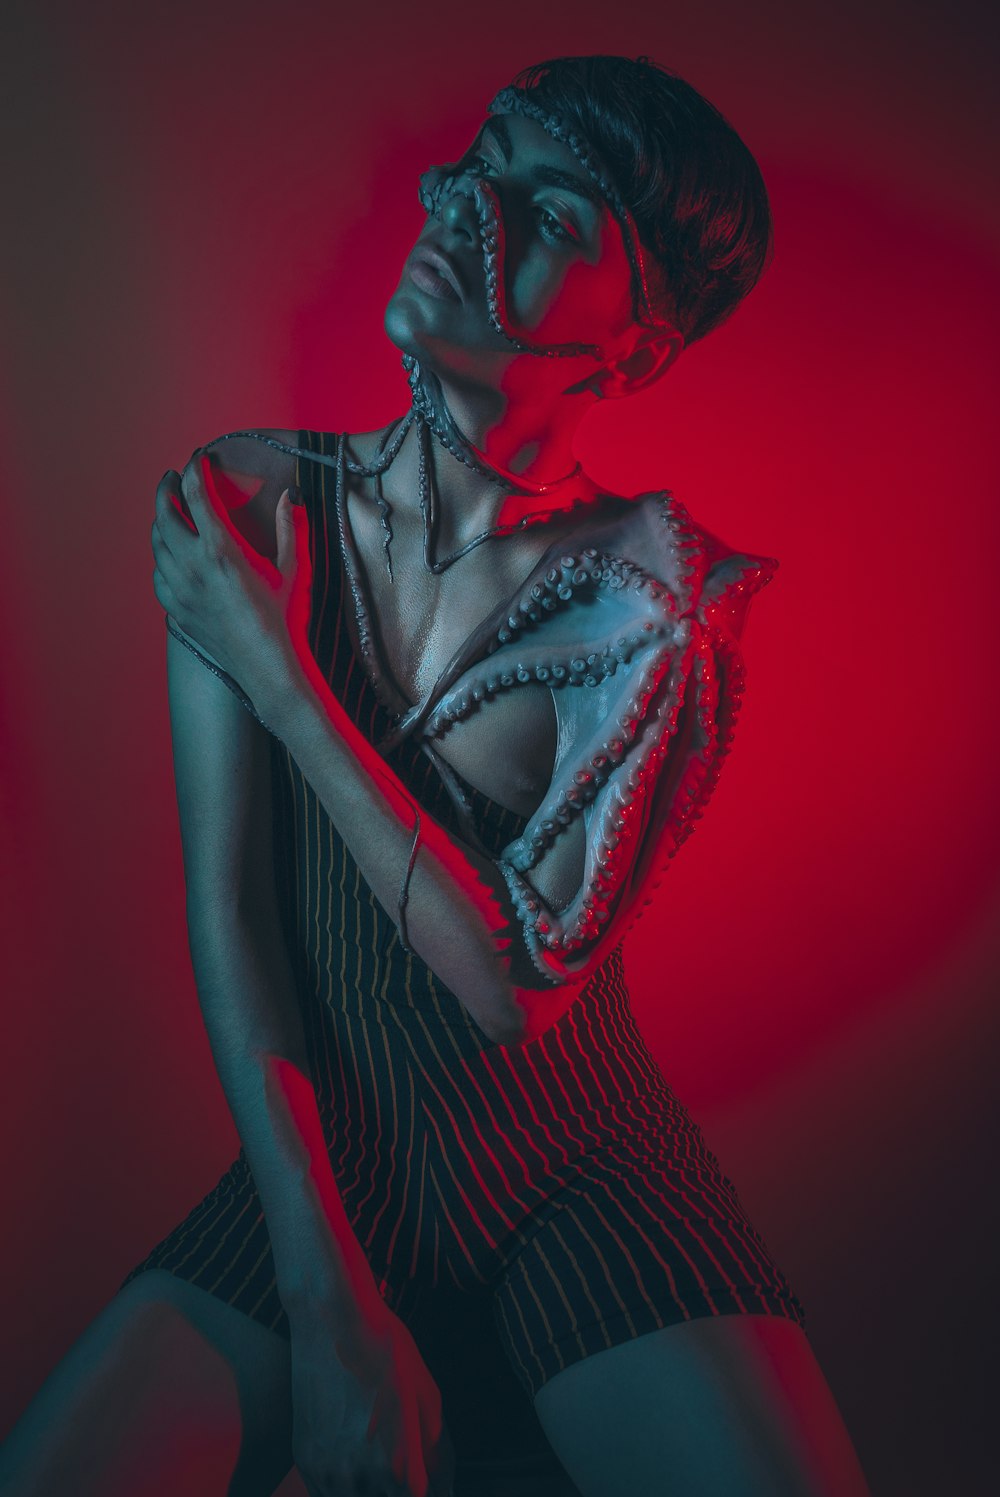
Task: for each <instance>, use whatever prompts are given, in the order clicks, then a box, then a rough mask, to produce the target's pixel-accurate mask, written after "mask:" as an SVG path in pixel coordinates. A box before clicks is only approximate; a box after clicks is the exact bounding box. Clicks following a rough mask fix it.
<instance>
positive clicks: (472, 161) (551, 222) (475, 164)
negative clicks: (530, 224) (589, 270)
mask: <svg viewBox="0 0 1000 1497" xmlns="http://www.w3.org/2000/svg"><path fill="white" fill-rule="evenodd" d="M465 165H466V170H468V171H472V170H476V171H477V172H478V171H479V168H480V167H485V168H486V170H487V171H496V170H498V168H497V166H496V164H495V163H494V162H492V161H489V160H487V158H486V157H485V156H469V157H467V158H466V163H465ZM479 174H480V175H484V173H482V172H479ZM535 211H536V212H537V214H538V220H539V223H540V224H541V227H542V230H543V233H544V235H545V238H546V239H570V240H573V239H575V238H576V235H575V234H572V233H570V231H569V230H568V229H567V228H565V227H564V225H563V224H561V223H560V221H559V219H558V218H557V217H556V216H555V214H554V213H550V212H549V210H548V209H547V208H541V207H539V208H537V209H536V210H535Z"/></svg>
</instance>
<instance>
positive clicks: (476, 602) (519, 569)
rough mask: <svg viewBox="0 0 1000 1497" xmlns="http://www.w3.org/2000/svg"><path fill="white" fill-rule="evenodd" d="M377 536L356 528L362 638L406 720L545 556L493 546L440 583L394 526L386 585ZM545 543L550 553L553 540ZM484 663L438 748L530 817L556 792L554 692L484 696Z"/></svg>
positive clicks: (488, 791)
mask: <svg viewBox="0 0 1000 1497" xmlns="http://www.w3.org/2000/svg"><path fill="white" fill-rule="evenodd" d="M352 519H353V516H352ZM379 529H380V527H379V526H378V525H377V522H375V523H373V522H372V517H371V516H370V514H369V515H366V516H363V517H362V518H361V519H360V520H357V521H355V539H356V545H357V549H358V554H359V559H360V562H361V571H362V584H363V585H362V587H361V589H359V592H360V596H359V597H355V598H354V600H353V602H354V607H355V611H356V614H360V617H359V618H356V631H357V633H358V634H360V631H361V630H364V629H365V628H367V631H368V634H369V637H370V639H371V641H372V645H373V653H374V657H375V661H374V663H375V665H376V669H377V670H378V671H379V673H380V674H381V675H382V677H383V679H384V678H386V677H388V693H387V694H388V695H389V697H390V698H391V697H392V696H393V695H394V693H393V688H395V695H396V697H397V704H398V705H397V710H399V711H405V710H406V708H407V707H408V706H413V705H416V704H417V703H419V702H422V701H423V700H424V699H425V698H426V697H427V696H428V695H429V694H430V693H431V692H432V691H433V690H434V687H435V685H436V684H437V682H438V680H439V678H440V677H441V674H442V672H444V671H445V670H446V668H447V667H448V666H449V664H450V663H451V661H452V659H453V658H454V656H455V655H456V654H457V653H458V652H459V651H460V650H462V649H463V648H464V647H465V646H466V645H467V643H468V642H469V640H470V638H471V637H472V636H474V635H475V634H476V633H477V632H478V631H480V630H481V626H482V625H483V623H484V620H486V619H488V618H490V617H491V616H492V615H494V614H495V613H496V612H497V610H498V609H500V608H502V607H503V606H505V605H506V604H507V603H508V602H509V601H510V599H511V598H512V597H513V596H514V595H515V594H516V593H517V591H518V588H519V586H520V584H521V583H523V581H524V579H525V577H526V576H527V575H528V573H529V572H530V571H531V570H532V567H533V565H534V564H536V563H537V559H538V555H539V554H540V553H541V552H542V551H543V550H544V549H547V547H546V546H543V545H542V544H541V542H540V540H538V541H536V543H535V547H534V550H533V552H531V551H526V550H525V549H524V548H523V547H522V548H519V549H518V550H517V551H515V550H514V547H513V546H512V545H511V544H510V539H511V538H507V537H504V538H502V539H499V540H498V539H491V540H488V541H486V542H484V543H483V545H482V546H480V547H477V548H476V550H474V551H472V552H470V553H468V554H467V555H466V556H463V557H461V558H460V559H459V560H458V561H456V562H455V563H454V564H453V565H452V566H450V567H448V568H447V569H446V570H445V571H444V572H442V573H440V574H437V575H436V574H434V573H433V572H431V571H430V570H429V569H428V568H427V567H426V565H425V564H424V558H423V548H422V540H423V537H422V533H421V534H420V535H419V536H414V535H412V534H411V533H409V532H408V531H407V530H406V528H405V526H403V525H399V524H397V525H394V531H393V539H392V542H391V555H392V567H393V575H392V579H391V580H390V578H389V575H388V571H387V568H386V565H385V551H384V544H383V543H384V539H385V532H384V531H381V534H379ZM546 539H547V541H548V542H550V543H551V539H552V538H551V536H548V537H546ZM350 606H351V600H350V598H349V596H348V597H345V607H348V608H349V607H350ZM487 656H488V649H487V648H486V647H484V648H482V650H481V658H482V661H483V665H482V671H481V673H480V671H479V670H478V667H477V666H476V665H473V666H472V668H471V672H470V674H469V676H468V683H469V686H470V690H471V692H472V693H473V702H472V710H471V711H468V712H466V713H463V714H462V715H461V717H459V718H458V719H457V720H456V721H455V722H454V723H452V724H450V725H449V726H447V727H446V728H445V729H444V731H443V733H442V734H441V735H440V736H438V737H436V738H435V740H434V747H435V749H436V751H437V752H438V753H439V754H440V755H441V757H442V758H443V759H445V760H446V761H447V762H448V763H449V764H450V765H451V766H452V768H453V769H455V770H456V771H457V772H458V774H459V775H461V776H462V778H463V779H465V780H466V781H467V782H468V783H469V784H471V785H473V786H475V787H476V788H477V789H479V790H481V791H482V792H483V793H484V794H485V795H487V796H489V797H490V799H491V800H495V801H497V802H498V803H499V804H500V805H503V806H506V807H508V808H509V809H510V810H513V811H516V812H517V813H518V814H519V815H522V816H526V815H528V814H530V813H531V812H532V811H534V810H535V809H536V808H537V806H538V804H539V802H540V801H541V799H542V797H543V795H544V793H545V791H546V789H547V788H548V786H549V784H550V782H551V778H552V769H553V764H554V760H555V753H556V739H557V731H556V711H555V704H554V702H553V698H552V692H551V690H550V689H549V687H548V686H546V685H544V684H543V683H541V682H538V681H528V682H524V683H521V682H518V683H517V684H516V686H514V687H513V688H509V689H500V690H489V689H487V686H486V680H487V670H486V659H487ZM477 683H478V684H477ZM480 690H481V696H480ZM476 698H478V700H477V699H476Z"/></svg>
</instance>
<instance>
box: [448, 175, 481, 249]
mask: <svg viewBox="0 0 1000 1497" xmlns="http://www.w3.org/2000/svg"><path fill="white" fill-rule="evenodd" d="M441 222H442V223H443V224H445V225H446V227H447V228H449V229H454V230H455V232H456V233H457V234H464V235H465V236H466V238H467V239H468V240H469V243H470V244H475V243H476V242H477V241H478V238H479V215H478V213H477V212H476V205H475V202H474V201H473V198H472V194H471V192H470V191H468V190H467V189H465V188H463V187H457V188H456V189H455V191H454V192H452V193H450V194H449V196H448V198H447V199H446V200H445V202H444V203H443V204H442V205H441Z"/></svg>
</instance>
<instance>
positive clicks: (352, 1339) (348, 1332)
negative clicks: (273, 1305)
mask: <svg viewBox="0 0 1000 1497" xmlns="http://www.w3.org/2000/svg"><path fill="white" fill-rule="evenodd" d="M281 1302H282V1305H283V1307H284V1310H285V1314H286V1315H287V1317H288V1324H289V1328H290V1330H291V1334H292V1339H293V1341H295V1342H296V1344H297V1345H299V1346H300V1347H302V1346H306V1347H308V1346H309V1345H312V1344H316V1345H322V1346H329V1345H331V1344H332V1345H334V1346H336V1347H337V1348H338V1349H339V1350H344V1351H348V1350H350V1349H351V1348H354V1347H357V1346H359V1345H360V1344H361V1343H363V1342H366V1341H370V1340H371V1338H372V1336H379V1335H380V1334H381V1332H382V1330H383V1328H384V1326H385V1324H386V1321H387V1319H388V1317H389V1315H390V1313H391V1312H390V1311H389V1308H388V1306H387V1305H386V1303H385V1301H384V1300H383V1299H382V1296H381V1295H380V1294H379V1292H378V1286H377V1285H376V1283H375V1279H374V1276H372V1277H371V1279H370V1282H369V1283H367V1284H362V1285H357V1284H351V1283H348V1282H347V1280H346V1279H344V1280H335V1279H333V1278H332V1277H331V1278H329V1279H327V1280H324V1281H322V1282H317V1281H315V1280H313V1282H312V1283H311V1284H309V1285H308V1286H307V1285H306V1284H305V1283H304V1282H300V1283H298V1284H296V1286H295V1287H294V1288H292V1289H288V1288H283V1289H282V1290H281Z"/></svg>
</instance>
